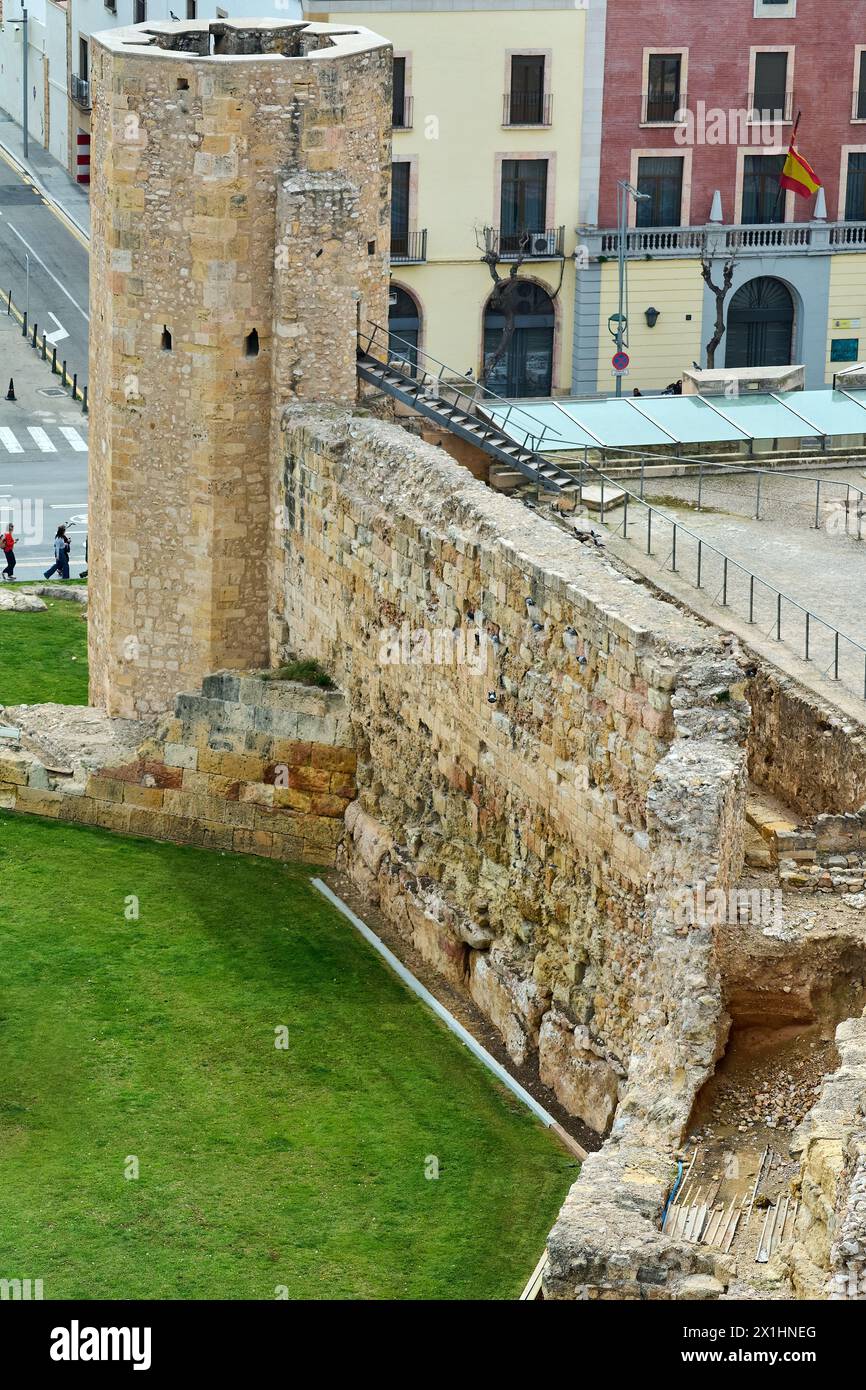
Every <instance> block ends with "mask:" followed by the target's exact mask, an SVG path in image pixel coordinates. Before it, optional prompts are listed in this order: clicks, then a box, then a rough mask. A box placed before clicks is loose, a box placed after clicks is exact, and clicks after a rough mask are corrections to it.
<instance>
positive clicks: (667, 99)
mask: <svg viewBox="0 0 866 1390" xmlns="http://www.w3.org/2000/svg"><path fill="white" fill-rule="evenodd" d="M686 104H687V98H686V95H685V92H682V93H681V92H675V93H673V94H670V93H662V92H654V91H652V90H650V91H649V92H647V93H646V95H645V96H644V110H643V118H644V121H645V122H646V123H647V124H656V123H658V122H663V123H664V124H665V125H672V124H673V123H674V122H675V121H676V120H677V117H678V116H679V119H680V120H682V119H683V117H682V114H681V113H682V112H683V111H684V110H685V107H686Z"/></svg>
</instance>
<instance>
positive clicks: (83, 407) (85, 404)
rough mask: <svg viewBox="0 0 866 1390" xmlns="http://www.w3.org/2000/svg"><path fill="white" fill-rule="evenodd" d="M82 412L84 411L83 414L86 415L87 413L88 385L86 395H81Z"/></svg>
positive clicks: (85, 390) (85, 389)
mask: <svg viewBox="0 0 866 1390" xmlns="http://www.w3.org/2000/svg"><path fill="white" fill-rule="evenodd" d="M81 413H82V415H86V414H87V387H86V386H85V388H84V395H83V396H82V397H81Z"/></svg>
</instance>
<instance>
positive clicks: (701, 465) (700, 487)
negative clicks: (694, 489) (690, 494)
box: [698, 459, 704, 511]
mask: <svg viewBox="0 0 866 1390" xmlns="http://www.w3.org/2000/svg"><path fill="white" fill-rule="evenodd" d="M703 488H704V461H703V459H701V460H700V462H699V464H698V511H700V510H701V493H702V492H703Z"/></svg>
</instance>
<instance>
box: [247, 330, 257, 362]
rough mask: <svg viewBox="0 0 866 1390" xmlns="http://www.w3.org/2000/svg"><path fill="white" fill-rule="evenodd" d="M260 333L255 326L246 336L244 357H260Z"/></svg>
mask: <svg viewBox="0 0 866 1390" xmlns="http://www.w3.org/2000/svg"><path fill="white" fill-rule="evenodd" d="M258 355H259V335H258V333H257V332H256V330H255V329H254V328H253V329H251V330H250V332H249V333H248V334H247V336H246V337H245V338H244V357H258Z"/></svg>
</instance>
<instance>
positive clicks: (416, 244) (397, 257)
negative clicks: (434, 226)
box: [391, 227, 427, 265]
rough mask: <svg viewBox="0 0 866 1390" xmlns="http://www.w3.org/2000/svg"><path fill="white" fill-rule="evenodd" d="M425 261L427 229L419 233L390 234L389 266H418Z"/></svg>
mask: <svg viewBox="0 0 866 1390" xmlns="http://www.w3.org/2000/svg"><path fill="white" fill-rule="evenodd" d="M426 259H427V228H426V227H422V229H421V231H420V232H395V231H392V232H391V264H392V265H418V264H420V263H421V262H423V261H426Z"/></svg>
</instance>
